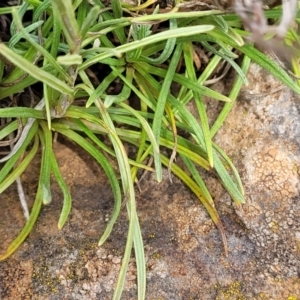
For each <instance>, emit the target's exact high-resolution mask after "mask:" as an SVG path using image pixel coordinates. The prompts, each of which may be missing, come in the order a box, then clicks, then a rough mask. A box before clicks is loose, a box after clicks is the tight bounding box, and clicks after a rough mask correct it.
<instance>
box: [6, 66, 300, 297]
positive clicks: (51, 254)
mask: <svg viewBox="0 0 300 300" xmlns="http://www.w3.org/2000/svg"><path fill="white" fill-rule="evenodd" d="M248 78H249V81H250V84H249V86H248V87H245V88H244V89H243V92H242V93H241V96H240V97H239V99H238V101H237V103H236V105H235V107H234V109H233V110H232V112H231V114H230V116H229V118H228V119H227V121H226V123H225V124H224V126H223V127H222V129H221V130H220V131H219V133H218V135H217V136H216V138H215V141H216V143H217V144H218V145H219V146H221V147H222V148H223V149H224V150H226V152H227V154H229V156H230V157H231V158H232V159H233V161H234V163H235V165H236V166H237V168H238V170H239V172H240V174H241V176H242V180H243V184H244V187H245V194H246V200H247V203H246V204H245V205H244V206H243V207H242V209H237V208H236V207H235V206H234V205H233V204H232V201H231V199H230V197H229V195H228V194H227V193H226V192H225V191H224V189H223V188H222V186H220V184H219V183H218V181H217V179H216V178H215V177H214V176H211V175H209V174H206V183H207V185H208V186H209V188H210V191H212V194H213V196H214V201H215V204H216V207H217V209H218V211H219V213H220V216H221V219H222V222H223V224H224V226H225V231H226V236H227V239H228V249H229V256H228V257H226V256H225V254H224V248H223V245H222V241H221V237H220V234H219V232H218V230H217V229H216V227H215V226H214V224H213V222H212V221H211V219H210V217H209V216H208V214H207V212H206V210H205V208H204V207H203V206H202V205H201V204H200V203H199V202H198V201H197V199H196V198H195V196H194V195H193V194H192V193H191V192H190V191H189V190H188V188H187V187H185V186H184V185H183V184H182V183H181V182H180V181H179V180H178V179H176V178H173V183H171V182H170V181H169V179H168V176H167V172H166V171H165V173H164V180H163V182H162V183H159V184H158V183H157V182H156V181H155V178H154V176H153V175H152V174H148V176H147V177H146V178H145V179H144V180H143V181H142V183H141V191H138V190H137V206H138V213H139V220H140V224H141V228H142V234H143V239H144V244H145V252H146V263H147V297H146V299H151V300H152V299H153V300H154V299H155V300H158V299H174V300H177V299H178V300H180V299H184V300H185V299H201V300H202V299H203V300H206V299H207V300H210V299H214V300H217V299H218V300H221V299H222V300H223V299H230V300H231V299H233V300H234V299H236V300H237V299H239V300H241V299H257V300H261V299H268V300H271V299H272V300H281V299H282V300H296V299H300V278H299V275H300V221H299V220H300V206H299V170H300V155H299V154H300V152H299V149H300V144H299V143H300V142H299V141H300V139H299V138H300V124H299V120H300V112H299V101H300V98H299V96H295V95H294V94H293V93H292V92H291V91H290V90H288V89H287V88H285V87H283V86H281V85H280V83H279V82H278V81H276V80H274V78H273V77H272V76H270V75H268V74H267V73H266V72H264V71H263V70H261V69H260V68H258V67H257V66H256V65H252V67H251V71H250V73H249V75H248ZM221 88H224V87H222V86H221ZM218 107H219V106H218V105H217V104H213V105H211V107H209V109H211V111H212V115H213V112H214V110H217V109H218ZM191 109H193V108H191ZM55 151H56V155H57V157H58V161H59V164H60V167H61V171H62V173H63V175H64V178H65V179H66V181H67V183H68V185H69V186H70V188H71V193H72V196H73V208H72V213H71V216H70V218H69V220H68V222H67V224H66V225H65V227H64V228H63V229H62V230H58V229H57V222H58V218H59V213H60V210H61V207H62V195H61V194H60V192H59V189H58V187H57V186H56V185H55V184H53V194H52V198H53V202H52V203H51V204H50V205H49V206H45V207H43V209H42V213H41V215H40V217H39V219H38V223H37V225H36V226H35V227H34V230H33V231H32V233H31V234H30V236H29V237H28V238H27V240H26V241H25V242H24V243H23V245H22V246H21V247H20V249H18V251H17V252H16V253H15V254H13V255H12V256H11V257H10V258H9V259H7V260H6V261H4V262H1V263H0V299H1V300H11V299H13V300H15V299H16V300H18V299H20V300H21V299H22V300H23V299H43V300H48V299H49V300H50V299H51V300H59V299H72V300H73V299H84V300H89V299H104V300H105V299H111V298H112V294H113V290H114V285H115V283H116V279H117V276H118V271H119V269H120V264H121V259H122V253H123V251H124V246H125V241H126V234H127V228H128V222H127V214H126V211H125V209H124V208H123V210H122V214H121V216H120V218H119V220H118V222H117V224H116V226H115V228H114V231H113V233H112V235H111V237H110V238H109V240H108V241H107V242H106V243H105V244H104V245H103V246H101V247H99V246H98V245H97V242H98V240H99V238H100V236H101V233H102V232H103V231H104V229H105V225H106V223H107V220H108V218H109V216H110V215H111V212H112V208H113V196H112V192H111V190H110V188H109V184H108V182H107V180H106V179H105V176H104V175H103V172H102V170H101V168H100V167H98V165H97V164H96V163H95V162H94V161H93V160H92V158H90V157H89V156H88V155H87V154H86V153H85V152H84V151H82V150H80V148H79V147H76V146H75V145H73V144H71V143H70V142H66V141H63V143H61V142H57V143H56V144H55ZM38 170H39V164H38V158H37V160H36V163H33V164H32V166H31V167H30V168H29V169H28V170H27V171H26V172H25V174H24V175H23V176H22V182H23V183H24V188H25V191H26V194H27V198H28V200H29V205H30V206H31V205H32V202H30V201H32V199H33V198H34V194H35V192H36V187H37V182H36V180H37V178H36V174H37V173H38ZM0 201H1V202H0V203H1V210H0V239H1V245H0V252H1V253H3V252H4V251H5V249H6V248H7V246H8V245H9V243H10V242H11V241H12V240H13V238H14V237H15V236H16V235H17V234H18V232H19V230H20V228H21V227H22V226H23V225H24V222H25V221H24V217H23V213H22V210H21V207H20V204H19V200H18V196H17V190H16V186H15V185H12V186H11V187H10V188H9V189H8V190H7V191H6V192H5V193H4V194H2V195H0ZM136 289H137V285H136V268H135V262H134V258H132V259H131V262H130V266H129V269H128V271H127V281H126V284H125V289H124V293H123V295H122V299H125V300H127V299H137V294H136Z"/></svg>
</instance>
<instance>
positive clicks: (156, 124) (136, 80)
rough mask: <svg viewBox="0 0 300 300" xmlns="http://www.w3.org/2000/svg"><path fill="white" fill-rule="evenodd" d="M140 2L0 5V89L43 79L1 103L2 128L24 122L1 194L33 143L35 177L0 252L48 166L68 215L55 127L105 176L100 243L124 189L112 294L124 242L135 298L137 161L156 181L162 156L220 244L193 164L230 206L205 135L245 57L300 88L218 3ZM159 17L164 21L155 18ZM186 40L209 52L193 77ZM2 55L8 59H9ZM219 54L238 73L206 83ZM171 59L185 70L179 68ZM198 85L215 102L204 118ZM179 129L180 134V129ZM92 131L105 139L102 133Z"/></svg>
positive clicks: (229, 176) (235, 189) (44, 196)
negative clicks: (0, 27)
mask: <svg viewBox="0 0 300 300" xmlns="http://www.w3.org/2000/svg"><path fill="white" fill-rule="evenodd" d="M150 4H152V2H151V1H148V2H146V3H144V4H143V5H140V6H135V7H133V6H130V5H129V4H122V3H121V2H120V1H118V0H113V1H112V2H111V7H105V6H104V4H103V3H102V2H101V1H100V0H94V1H93V4H90V3H88V1H80V0H79V1H75V2H74V4H72V1H71V0H66V1H65V0H51V1H50V0H45V1H43V2H40V1H36V0H35V1H33V0H27V1H23V4H22V5H21V6H19V7H18V8H17V9H15V8H10V9H7V8H5V9H4V8H0V13H2V14H4V13H6V14H7V13H12V15H13V22H12V24H11V28H10V34H11V39H10V40H9V41H8V42H6V43H1V44H0V54H1V56H2V57H3V58H5V59H3V60H2V61H0V79H1V86H0V100H3V99H6V98H7V97H11V98H13V97H14V95H17V94H19V93H21V92H22V91H24V90H26V89H29V88H30V87H31V86H32V85H33V84H35V83H36V82H41V83H42V88H43V98H42V99H39V101H37V102H38V103H37V104H36V106H35V107H34V108H31V107H24V106H23V107H9V108H2V109H0V117H1V118H2V119H3V120H4V119H5V120H7V119H8V118H12V119H13V120H12V121H11V122H10V123H9V124H7V126H5V127H4V128H2V129H1V130H0V139H5V138H7V137H9V136H10V135H11V134H13V133H14V132H15V131H16V130H17V129H18V126H19V125H20V124H22V131H21V134H20V137H19V139H18V141H17V142H16V143H14V145H13V147H12V150H11V152H10V154H9V155H7V156H5V157H3V158H2V159H1V160H0V162H1V163H4V165H3V167H2V168H1V172H0V193H2V192H3V191H4V190H5V189H6V188H7V187H8V186H10V185H11V184H12V183H13V182H14V181H16V180H17V179H18V178H19V177H20V175H21V174H22V173H23V172H24V170H25V169H26V168H27V167H28V166H29V164H30V162H31V161H32V159H33V157H34V156H35V155H36V153H37V151H38V149H39V148H41V149H42V159H41V168H40V174H39V184H38V189H37V193H36V198H35V201H34V204H33V207H32V208H31V212H30V215H29V218H28V220H27V223H26V224H25V226H24V228H23V229H22V230H21V232H20V234H19V235H18V236H17V237H16V239H15V240H14V241H13V242H12V243H11V245H10V246H9V247H8V249H7V251H6V253H4V254H3V255H2V256H0V260H3V259H6V258H7V257H9V256H10V255H11V254H12V253H13V252H14V251H16V249H17V248H18V247H19V246H20V245H21V244H22V242H23V241H24V240H25V238H26V237H27V236H28V234H29V233H30V231H31V230H32V228H33V226H34V224H35V222H36V220H37V218H38V215H39V213H40V210H41V208H42V205H43V204H44V205H47V204H49V203H50V202H51V188H50V174H51V173H52V174H53V176H54V178H55V180H56V181H57V182H58V185H59V187H60V188H61V190H62V192H63V196H64V199H63V204H62V211H61V215H60V219H59V221H58V228H59V229H61V228H62V227H63V225H64V224H65V222H66V220H67V218H68V215H69V212H70V210H71V202H72V201H71V199H72V198H71V195H70V192H69V189H68V187H67V185H66V183H65V181H64V179H63V177H62V175H61V173H60V170H59V167H58V164H57V161H56V157H55V153H54V151H53V148H52V143H53V136H54V134H55V133H58V134H60V135H62V136H64V137H65V138H67V139H70V140H72V141H74V142H76V143H77V144H78V145H79V146H80V147H82V148H83V149H85V151H87V152H88V153H89V154H90V155H91V156H93V157H94V159H95V160H96V161H97V162H98V163H99V164H100V165H101V166H102V168H103V170H104V172H105V173H106V175H107V178H108V180H109V182H110V185H111V188H112V191H113V194H114V199H115V202H114V210H113V213H112V216H111V219H110V221H109V223H108V225H107V228H106V230H105V232H104V233H103V234H102V236H101V238H100V240H99V245H102V244H103V243H104V242H105V240H106V239H107V237H108V236H109V235H110V233H111V231H112V229H113V226H114V224H115V222H116V220H117V218H118V215H119V212H120V210H121V203H122V200H126V207H127V211H128V220H129V226H128V235H127V242H126V247H125V251H124V257H123V261H122V267H121V270H120V274H119V278H118V282H117V283H116V287H115V292H114V299H120V297H121V293H122V290H123V286H124V282H125V275H126V270H127V266H128V263H129V258H130V255H131V252H132V248H134V253H135V258H136V265H137V281H138V299H145V291H146V269H145V268H146V267H145V258H144V247H143V241H142V235H141V230H140V225H139V220H138V216H137V211H136V202H135V190H134V183H135V181H136V180H137V179H138V178H137V174H138V170H141V169H143V170H147V171H150V172H155V173H156V178H157V181H161V180H162V165H164V166H166V167H167V168H168V169H169V171H170V173H173V174H175V175H176V176H178V177H179V178H180V179H181V180H182V181H183V182H184V183H185V184H186V185H187V186H188V187H189V188H190V189H191V191H193V193H194V194H195V196H196V197H197V198H198V199H199V200H200V201H201V203H202V204H203V205H204V206H205V208H206V209H207V211H208V213H209V214H210V216H211V218H212V220H213V221H214V223H215V224H216V226H217V227H218V228H219V230H220V233H221V236H222V239H223V243H224V247H225V252H226V253H227V246H226V237H225V232H224V229H223V226H222V223H221V220H220V218H219V215H218V212H217V210H216V208H215V205H214V202H213V199H212V196H211V194H210V192H209V190H208V188H207V187H206V185H205V183H204V181H203V179H202V177H201V175H200V173H199V167H200V168H203V169H205V170H210V171H214V172H215V173H216V174H217V175H218V177H219V179H220V182H221V183H222V185H223V186H224V188H225V189H226V190H227V191H228V193H229V194H230V195H231V197H232V199H233V201H234V202H235V204H236V205H241V204H242V203H244V201H245V200H244V196H243V188H242V184H241V180H240V177H239V175H238V172H237V170H236V168H235V167H234V165H233V164H232V162H231V161H230V159H229V158H228V157H227V155H226V154H225V153H224V151H222V149H220V148H219V147H218V146H217V145H216V144H214V142H213V141H212V138H213V136H214V135H215V134H216V132H217V131H218V129H219V128H220V127H221V126H222V124H223V122H224V120H225V118H226V116H227V115H228V113H229V111H230V109H231V107H232V105H233V104H234V101H235V100H236V98H237V95H238V93H239V91H240V89H241V87H242V85H243V84H245V83H247V79H246V73H247V70H248V67H249V64H250V62H251V60H253V61H255V62H257V63H258V64H260V65H261V66H262V67H264V68H266V69H267V70H269V71H270V72H271V73H272V74H273V75H274V76H276V77H278V78H279V79H280V80H281V81H282V82H283V83H285V84H286V85H287V86H289V87H290V88H291V89H293V90H294V91H296V92H298V93H299V92H300V89H299V87H298V85H297V84H295V83H294V81H293V80H292V79H291V78H290V77H289V76H288V74H287V73H286V72H285V71H284V70H283V69H282V68H281V67H279V66H277V65H276V64H274V62H273V61H271V60H270V59H269V58H268V57H267V56H266V55H264V54H263V53H261V52H260V51H258V50H256V49H255V48H254V47H253V46H252V45H245V44H244V40H243V36H246V35H247V33H246V32H244V31H243V30H242V29H241V28H240V27H241V25H240V21H239V20H238V18H237V17H236V16H235V15H232V14H229V15H222V14H221V12H220V11H218V10H209V11H199V12H180V11H178V8H176V7H175V8H174V9H173V10H171V11H170V12H167V13H159V9H158V8H156V9H153V11H152V14H151V15H142V14H140V12H141V11H143V9H144V8H145V7H148V6H149V5H150ZM28 11H31V16H32V20H31V22H30V25H28V26H25V25H23V22H22V18H23V17H24V15H25V13H27V12H28ZM162 22H163V25H161V26H160V25H157V24H162ZM166 24H168V25H166ZM154 25H155V26H154ZM24 26H25V27H24ZM157 28H159V30H158V29H157ZM196 46H197V47H200V46H201V47H202V48H203V49H205V51H208V52H210V53H211V56H210V60H209V62H208V63H207V65H206V66H205V67H204V68H203V71H202V72H201V74H200V76H199V75H198V72H197V71H196V69H195V67H194V55H195V47H196ZM236 49H237V50H239V53H240V54H241V53H243V54H245V55H244V56H243V60H242V63H241V65H238V64H237V63H236V61H235V59H236V58H237V57H239V56H240V54H239V55H237V54H236V53H237V52H236ZM7 62H10V64H11V65H12V66H13V67H11V65H9V68H8V64H7ZM222 62H226V63H227V64H228V65H229V66H231V67H232V68H233V69H234V70H235V71H236V74H237V76H236V79H235V81H234V84H233V86H232V90H231V92H230V94H229V95H228V96H225V95H222V94H220V93H218V92H216V91H214V90H212V89H210V88H209V87H208V86H207V84H208V83H209V80H210V79H212V78H213V76H214V72H215V70H216V69H217V67H218V66H219V65H220V63H222ZM103 65H105V66H106V67H107V68H108V69H109V72H108V75H106V76H105V77H104V78H103V79H102V80H101V82H96V83H95V82H94V81H93V78H92V77H91V76H90V74H91V68H98V67H99V66H103ZM180 65H183V66H184V68H185V71H183V72H180V69H179V68H178V66H180ZM8 70H9V71H8ZM116 80H119V81H120V82H122V90H121V92H120V93H119V94H117V95H109V94H108V93H107V91H108V89H109V87H110V86H112V85H113V83H114V82H115V81H116ZM174 82H176V83H177V84H179V86H180V89H179V92H178V94H177V95H173V94H172V93H171V92H170V89H171V86H172V84H173V83H174ZM132 95H135V96H136V97H137V98H138V99H139V107H140V109H134V108H132V107H131V106H130V105H129V104H128V102H127V100H128V99H129V98H130V97H131V96H132ZM203 96H207V97H209V98H212V99H215V100H216V101H222V102H223V103H224V106H223V109H222V111H221V112H220V114H219V115H218V117H217V118H216V120H215V122H214V124H213V125H212V126H211V127H210V126H209V122H208V117H207V113H206V109H205V104H204V101H203ZM77 99H86V101H85V106H84V107H83V106H80V105H77V104H76V103H77V101H76V100H77ZM191 101H194V102H195V106H196V108H197V113H198V116H197V117H194V116H193V115H192V114H191V113H190V111H189V110H188V108H187V104H188V103H189V102H191ZM197 119H199V120H200V124H199V122H198V121H197ZM118 124H122V125H125V126H122V127H120V126H118ZM126 125H128V126H126ZM178 129H180V132H184V134H182V135H180V134H179V133H178ZM101 135H105V136H106V137H107V138H108V139H109V141H110V143H109V144H105V143H104V142H103V141H102V140H103V139H101V138H100V137H101ZM99 136H100V137H99ZM125 143H129V144H132V145H134V146H135V147H136V149H137V151H136V157H135V159H129V158H128V156H127V153H126V151H125V148H124V145H125ZM161 148H167V149H171V150H172V155H171V157H167V156H165V155H164V154H163V153H162V152H161V151H160V150H161ZM107 155H108V156H109V157H110V160H115V161H116V162H117V164H118V169H119V174H116V171H115V170H114V169H113V168H112V167H111V164H110V162H109V160H108V159H107ZM176 155H177V156H178V157H180V158H181V161H182V163H183V165H184V170H183V168H182V167H180V166H179V165H178V164H176V163H175V162H174V157H175V156H176ZM21 157H23V158H22V159H21V160H20V158H21ZM149 157H153V159H154V167H151V166H148V165H147V161H148V159H149ZM17 162H18V163H17ZM119 177H120V178H121V180H120V181H119V180H118V178H119Z"/></svg>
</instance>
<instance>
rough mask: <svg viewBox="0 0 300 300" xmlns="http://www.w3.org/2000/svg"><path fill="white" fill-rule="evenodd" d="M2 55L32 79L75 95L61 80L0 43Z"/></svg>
mask: <svg viewBox="0 0 300 300" xmlns="http://www.w3.org/2000/svg"><path fill="white" fill-rule="evenodd" d="M0 54H2V55H3V56H4V57H5V58H6V59H8V60H9V61H10V62H11V63H13V64H14V65H16V66H18V67H19V68H20V69H22V70H23V71H25V72H26V73H28V74H30V75H31V76H32V77H34V78H36V79H37V80H39V81H42V82H44V83H46V84H48V85H49V86H51V87H52V88H54V89H56V90H57V91H59V92H61V93H65V94H68V95H72V94H73V89H72V88H71V87H69V86H68V85H67V84H65V83H64V82H63V81H61V80H59V79H58V78H56V77H55V76H53V75H51V74H50V73H48V72H45V71H43V70H42V69H40V68H38V67H36V66H35V65H33V64H32V63H31V62H29V61H28V60H26V59H24V58H23V57H21V56H19V55H18V54H16V53H14V52H13V51H12V50H10V49H9V48H8V47H6V46H5V45H4V44H2V43H0Z"/></svg>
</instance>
